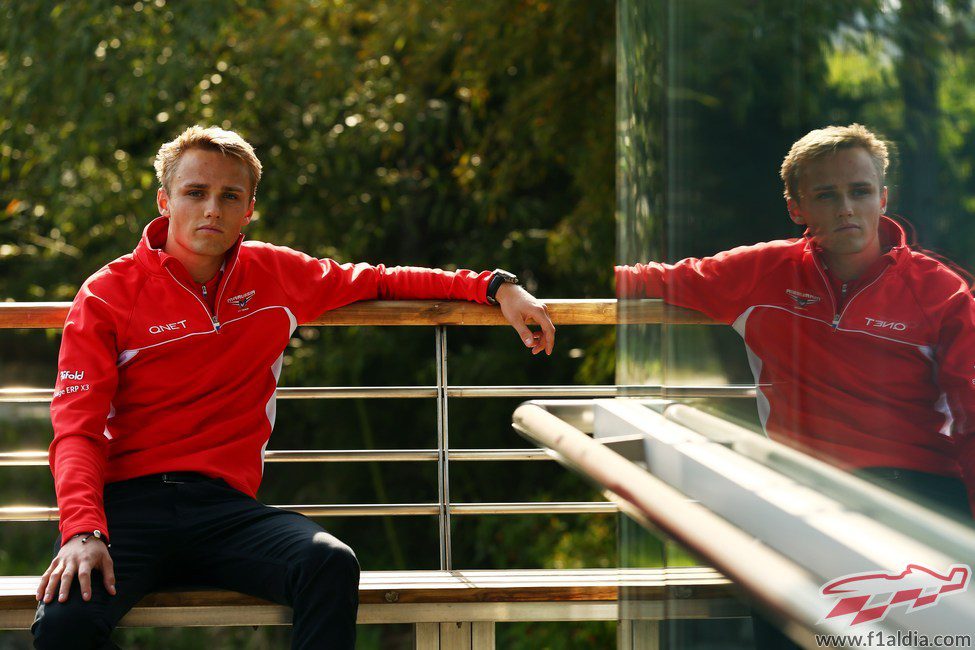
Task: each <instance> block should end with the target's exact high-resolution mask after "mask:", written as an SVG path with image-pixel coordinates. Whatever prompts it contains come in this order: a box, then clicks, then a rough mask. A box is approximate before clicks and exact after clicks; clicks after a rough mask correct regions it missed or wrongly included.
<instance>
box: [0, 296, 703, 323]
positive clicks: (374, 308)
mask: <svg viewBox="0 0 975 650" xmlns="http://www.w3.org/2000/svg"><path fill="white" fill-rule="evenodd" d="M545 305H546V307H547V308H548V313H549V316H550V317H551V318H552V321H553V322H554V323H555V324H556V325H618V324H630V323H633V324H636V323H649V324H652V323H669V324H683V325H689V324H700V325H713V324H715V321H713V320H711V319H709V318H708V317H706V316H704V315H703V314H701V313H699V312H695V311H691V310H689V309H682V308H680V307H673V306H670V305H666V304H664V303H663V302H662V301H660V300H627V301H622V302H619V303H618V302H617V301H616V300H613V299H583V300H567V299H545ZM70 307H71V303H67V302H22V303H18V302H5V303H0V329H11V328H27V329H60V328H61V327H62V326H63V325H64V320H65V318H66V317H67V315H68V309H69V308H70ZM308 324H309V325H340V326H350V325H394V326H411V325H475V326H481V325H506V324H507V321H505V320H504V317H503V316H502V315H501V310H499V309H498V308H497V307H491V306H489V305H477V304H474V303H471V302H462V301H443V302H440V301H434V300H375V301H364V302H357V303H354V304H351V305H347V306H345V307H342V308H340V309H336V310H333V311H330V312H326V313H325V314H323V315H322V316H320V317H318V318H316V319H315V320H314V321H312V322H310V323H308Z"/></svg>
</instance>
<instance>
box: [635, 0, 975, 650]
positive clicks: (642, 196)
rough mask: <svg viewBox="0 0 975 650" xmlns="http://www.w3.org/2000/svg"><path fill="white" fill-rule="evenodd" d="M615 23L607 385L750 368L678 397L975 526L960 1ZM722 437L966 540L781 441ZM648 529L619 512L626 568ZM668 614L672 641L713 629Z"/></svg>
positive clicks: (711, 11) (756, 9) (972, 15)
mask: <svg viewBox="0 0 975 650" xmlns="http://www.w3.org/2000/svg"><path fill="white" fill-rule="evenodd" d="M618 19H619V26H618V29H619V32H618V33H619V38H618V51H617V55H618V68H619V75H618V84H619V85H618V95H617V99H618V101H617V106H618V115H617V118H618V129H617V136H618V147H617V149H618V161H617V164H618V206H619V207H618V210H619V213H618V215H617V219H618V239H617V241H618V246H617V262H618V264H619V265H620V266H621V269H622V270H621V271H619V272H618V275H617V279H618V290H619V291H620V298H621V303H620V314H621V319H622V320H623V321H624V323H626V324H624V325H621V327H620V329H619V335H618V353H617V354H618V364H617V380H618V383H620V384H622V385H628V386H638V385H651V386H661V387H663V388H664V389H666V388H675V387H681V386H684V387H686V386H698V387H712V388H713V387H731V386H744V385H751V386H755V385H756V384H758V387H757V393H754V394H753V395H752V396H748V395H747V393H746V392H744V391H739V392H736V393H735V395H737V396H732V392H729V393H728V396H725V397H715V396H710V397H697V398H680V401H682V402H685V403H687V404H690V405H692V406H695V407H697V408H700V409H701V410H703V411H704V412H706V413H710V414H714V415H717V416H719V417H720V418H721V419H722V420H724V421H727V422H730V423H733V424H735V425H739V426H740V427H743V428H744V429H746V430H748V431H750V432H751V434H752V435H754V436H755V438H756V439H758V438H759V437H760V438H762V439H764V438H765V437H766V436H768V437H770V438H771V439H772V440H773V441H775V442H777V443H782V444H785V445H787V446H788V448H789V449H790V450H798V451H800V452H802V453H804V454H808V455H809V456H812V457H815V458H817V459H819V460H822V461H826V462H827V463H829V464H831V465H834V466H837V467H839V468H841V469H843V470H846V471H849V472H852V473H853V474H855V475H856V476H858V477H861V478H865V479H868V480H870V481H871V482H874V483H877V484H879V485H881V486H882V487H884V488H885V489H891V490H893V491H894V492H896V493H899V494H902V495H906V496H907V497H908V499H909V500H910V501H911V502H914V503H920V504H924V505H926V506H928V507H929V508H931V509H932V510H933V511H934V512H937V513H939V514H942V515H949V516H952V517H954V518H956V519H957V520H959V521H963V522H965V523H966V524H969V525H970V523H971V508H970V504H969V501H968V498H967V493H966V491H967V489H968V488H967V486H966V481H967V482H968V483H969V484H970V485H973V486H975V479H970V478H968V477H969V475H971V476H973V477H975V472H973V471H971V468H972V464H973V463H975V444H972V443H970V442H969V439H970V437H971V436H970V434H971V433H972V429H973V428H975V427H973V425H972V424H971V423H972V422H973V421H975V420H973V419H972V416H973V415H975V388H973V373H972V367H973V366H972V363H973V359H972V358H971V350H972V349H975V309H973V307H972V297H971V293H970V289H969V287H970V285H971V277H970V276H969V275H968V273H967V272H966V271H965V269H968V268H971V267H972V264H973V262H975V247H973V246H972V245H971V243H972V241H973V237H975V221H973V220H972V218H971V214H970V213H971V210H972V209H973V206H975V189H973V186H972V182H971V178H972V169H973V168H975V167H973V163H975V148H973V147H972V145H971V142H972V138H971V137H970V132H971V130H972V128H973V126H975V90H973V89H975V83H973V82H975V67H973V65H972V63H971V62H972V61H973V60H975V59H973V58H972V54H973V53H975V39H972V38H971V34H972V33H973V32H975V28H973V25H975V9H973V7H972V5H971V3H967V2H966V3H962V2H947V1H936V0H900V1H893V0H892V1H889V2H888V1H876V0H853V1H850V0H842V1H841V0H824V1H822V2H816V3H809V2H803V1H802V0H792V1H788V0H787V1H786V2H780V1H777V0H775V1H773V0H756V1H754V2H747V3H746V2H723V1H719V0H620V3H619V12H618ZM853 124H860V125H863V127H862V129H861V128H851V125H853ZM831 126H836V127H846V128H840V129H832V130H829V129H827V130H826V131H822V129H826V128H827V127H831ZM813 131H818V133H816V134H812V135H808V134H811V132H813ZM800 139H802V140H801V141H802V144H801V145H797V146H795V147H794V146H793V145H794V143H797V142H799V141H800ZM880 143H883V144H880ZM884 145H885V146H886V150H887V154H886V156H887V157H889V166H885V162H884V158H885V154H884V152H883V149H884ZM790 150H791V151H792V152H793V153H792V154H790ZM787 155H788V157H787ZM784 161H785V162H787V163H788V164H787V165H786V166H785V174H786V180H788V181H789V183H788V184H786V183H784V182H783V179H782V178H781V177H780V172H781V171H782V169H783V162H784ZM784 194H785V195H786V197H787V198H788V199H789V201H787V200H786V198H784V196H783V195H784ZM768 242H776V243H773V244H769V243H768ZM742 246H745V247H749V248H747V249H741V248H736V247H742ZM723 251H731V252H730V253H724V254H722V255H721V256H720V257H718V258H716V259H711V260H709V261H704V262H685V263H683V264H678V263H679V262H680V261H681V260H685V259H687V258H698V259H701V258H707V257H708V256H715V255H718V254H719V253H722V252H723ZM648 262H660V263H669V264H671V265H675V264H676V265H677V266H676V267H673V266H653V265H651V267H650V268H648V267H647V266H645V265H646V264H647V263H648ZM647 297H650V298H664V299H665V301H666V302H667V303H669V304H671V305H677V306H681V307H685V308H690V309H692V310H694V311H693V312H674V311H672V310H671V311H668V310H664V311H663V315H662V316H661V312H660V311H659V305H656V304H648V303H647V301H645V300H641V299H642V298H647ZM702 314H703V315H704V316H705V317H706V318H703V319H702V316H701V315H702ZM702 320H710V321H711V323H709V324H703V323H701V321H702ZM661 321H664V323H663V324H661ZM695 321H697V322H696V323H695ZM743 340H744V343H745V345H743ZM672 394H676V393H672ZM675 399H676V398H675ZM697 430H699V431H700V432H701V433H703V434H705V435H709V436H716V435H718V434H716V433H715V431H714V430H713V429H697ZM739 434H740V430H739V431H738V432H737V433H736V435H739ZM730 446H731V447H732V448H734V449H735V450H736V451H738V452H740V453H745V454H746V455H750V456H751V457H753V458H757V459H760V461H761V462H762V463H763V464H766V465H767V466H769V467H773V468H775V469H777V470H780V471H783V472H784V473H786V474H788V475H789V476H791V477H793V478H796V479H797V480H800V481H801V482H803V483H804V484H805V485H809V486H810V487H812V488H813V489H814V490H816V491H817V493H821V494H825V495H828V496H832V497H837V498H840V499H842V500H844V503H845V504H846V505H847V506H848V507H849V508H850V509H853V510H856V511H858V512H863V513H864V514H866V515H868V516H870V517H873V518H876V520H877V521H881V522H883V523H885V524H888V525H892V526H895V527H897V528H898V529H900V530H903V531H905V532H907V533H908V534H909V535H911V536H913V537H915V538H916V539H922V540H924V541H925V542H927V543H933V544H938V545H941V547H942V548H944V549H945V551H946V553H948V554H949V555H951V554H952V552H953V551H954V550H956V549H957V548H960V547H955V546H953V545H952V544H953V542H949V541H947V540H945V539H941V538H939V537H938V534H937V533H932V532H931V531H932V529H930V528H926V527H925V526H922V525H920V523H918V522H910V521H906V520H904V518H903V517H902V516H897V515H892V514H890V511H888V510H886V509H885V508H879V507H877V506H876V504H874V503H872V502H871V503H868V502H867V501H865V500H864V498H863V496H862V493H861V492H860V491H859V490H857V489H851V488H850V487H849V485H847V484H844V483H841V482H835V481H832V479H830V478H829V477H828V474H822V475H821V474H819V473H817V472H815V471H812V470H810V469H809V468H808V466H807V465H805V464H804V463H803V462H802V461H796V460H794V458H793V457H791V456H789V455H788V454H781V455H776V454H771V455H770V454H769V453H767V450H765V449H764V448H762V449H758V448H757V447H754V446H752V445H750V444H749V442H748V440H747V439H745V438H742V439H741V440H740V441H739V442H738V443H735V444H730ZM647 535H648V534H647V533H644V532H643V531H642V529H640V528H639V527H637V526H636V525H635V524H633V523H632V522H630V521H629V520H626V519H623V520H622V521H621V540H620V543H621V560H622V564H623V566H624V567H638V566H643V567H645V566H653V565H655V564H656V563H659V564H660V565H666V564H668V562H670V563H673V562H674V561H673V560H672V558H671V557H670V556H669V554H668V553H665V552H663V551H662V550H659V549H663V548H664V544H663V543H662V542H660V541H659V540H655V539H653V538H651V537H648V536H647ZM648 549H658V551H659V552H658V551H654V552H650V550H648ZM871 568H872V567H867V566H865V567H863V570H865V571H866V570H869V569H871ZM937 568H938V569H941V570H943V569H946V567H937ZM625 597H626V596H625V594H624V598H625ZM666 602H667V603H671V600H669V599H668V600H666ZM627 607H629V606H628V605H624V609H623V611H624V614H625V612H627V611H631V613H632V611H635V610H633V608H632V607H630V608H629V610H628V609H627ZM624 617H625V616H624ZM623 629H624V627H621V630H623ZM641 629H643V631H644V633H647V634H648V632H646V630H647V629H648V628H646V627H644V628H641ZM673 629H676V628H673ZM632 630H637V628H636V627H633V628H632ZM668 630H672V626H671V625H670V624H668V625H664V626H662V627H660V628H659V633H660V634H661V635H662V636H661V642H662V647H707V642H706V641H699V642H698V641H691V640H690V637H688V636H684V637H681V636H680V634H678V633H677V632H673V631H671V632H668ZM748 633H750V632H748ZM654 634H656V633H654ZM624 636H625V635H624ZM637 636H639V634H637ZM732 636H733V635H732ZM745 636H747V633H745ZM745 636H743V637H742V639H744V638H745ZM624 641H625V640H624ZM665 641H667V642H669V643H670V644H671V645H664V642H665ZM742 642H745V641H742ZM695 644H697V645H695ZM722 647H729V646H722Z"/></svg>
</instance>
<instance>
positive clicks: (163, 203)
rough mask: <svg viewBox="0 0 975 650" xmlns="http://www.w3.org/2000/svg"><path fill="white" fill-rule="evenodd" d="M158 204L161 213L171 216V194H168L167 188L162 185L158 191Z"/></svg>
mask: <svg viewBox="0 0 975 650" xmlns="http://www.w3.org/2000/svg"><path fill="white" fill-rule="evenodd" d="M156 206H158V208H159V214H161V215H162V216H164V217H168V216H169V195H168V194H166V189H165V188H163V187H160V188H159V190H158V191H157V192H156Z"/></svg>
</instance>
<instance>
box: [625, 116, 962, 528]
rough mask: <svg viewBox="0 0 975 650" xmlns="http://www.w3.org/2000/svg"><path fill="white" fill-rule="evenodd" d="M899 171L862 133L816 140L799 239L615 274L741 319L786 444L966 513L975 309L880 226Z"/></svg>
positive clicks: (800, 161)
mask: <svg viewBox="0 0 975 650" xmlns="http://www.w3.org/2000/svg"><path fill="white" fill-rule="evenodd" d="M887 162H888V157H887V147H886V145H885V144H884V143H883V142H882V141H880V140H879V139H878V138H877V137H876V136H875V135H874V134H873V133H871V132H870V131H869V130H867V129H866V128H864V127H863V126H860V125H858V124H853V125H851V126H847V127H837V126H831V127H827V128H824V129H820V130H816V131H812V132H810V133H808V134H807V135H806V136H804V137H803V138H802V139H800V140H799V141H798V142H796V143H795V144H794V145H793V146H792V149H791V150H790V151H789V154H788V156H786V158H785V161H784V162H783V164H782V179H783V181H784V182H785V197H786V201H787V203H788V209H789V216H790V217H791V218H792V220H793V221H794V222H795V223H797V224H799V225H801V226H805V227H806V232H805V235H804V236H803V237H802V238H800V239H793V240H781V241H772V242H765V243H760V244H755V245H753V246H743V247H740V248H735V249H733V250H730V251H725V252H722V253H718V254H717V255H715V256H714V257H708V258H705V259H686V260H682V261H680V262H678V263H676V264H673V265H671V264H658V263H649V264H645V265H644V264H638V265H636V266H635V267H618V268H617V286H618V291H619V293H620V295H621V296H627V297H644V296H646V297H657V298H663V299H664V300H666V301H667V302H668V303H671V304H674V305H679V306H682V307H688V308H690V309H695V310H698V311H701V312H704V313H705V314H707V315H708V316H710V317H712V318H714V319H716V320H719V321H722V322H725V323H728V324H731V325H732V326H733V327H734V328H735V330H736V331H737V332H738V333H739V334H740V335H741V336H742V337H743V338H744V340H745V345H746V349H747V352H748V358H749V361H750V363H751V366H752V370H753V372H754V375H755V378H756V380H757V382H758V383H759V384H762V386H761V388H760V390H759V395H758V408H759V415H760V417H761V420H762V424H763V426H764V427H765V430H766V431H767V432H768V434H769V435H770V436H771V437H772V438H773V439H775V440H779V441H781V442H784V443H787V444H789V445H791V446H793V447H796V448H799V449H801V450H803V451H805V452H807V453H810V454H813V455H815V456H818V457H820V458H823V459H825V460H827V461H829V462H832V463H835V464H839V465H841V466H843V467H846V468H848V469H851V470H857V471H858V472H859V473H861V474H863V475H867V476H870V477H872V478H875V479H879V480H880V481H881V482H884V483H888V484H895V485H896V486H897V487H899V488H900V489H901V490H905V491H908V492H909V493H911V494H917V495H920V496H922V497H923V498H926V499H928V500H930V501H933V502H936V503H937V504H938V506H937V507H938V508H939V509H940V510H942V511H944V512H952V513H955V514H965V513H968V512H969V495H975V467H973V461H975V444H973V436H972V435H971V434H972V433H975V384H973V382H975V367H973V363H975V301H973V298H972V294H971V292H970V289H969V286H968V284H967V283H966V282H965V281H964V280H963V279H962V278H961V277H960V276H959V275H957V274H956V273H954V272H953V271H952V270H950V269H949V268H948V267H947V266H945V265H944V264H942V263H941V262H939V261H937V260H935V259H932V258H931V257H929V256H927V255H924V254H923V253H920V252H918V251H915V250H911V248H910V247H909V246H908V244H907V241H906V237H905V234H904V231H903V230H902V229H901V227H900V226H899V225H898V224H897V223H895V222H894V221H893V220H891V219H889V218H887V217H885V216H883V215H884V211H885V209H886V206H887V188H886V187H885V186H884V173H885V171H886V169H887ZM966 485H967V488H968V490H967V494H966V489H965V487H966Z"/></svg>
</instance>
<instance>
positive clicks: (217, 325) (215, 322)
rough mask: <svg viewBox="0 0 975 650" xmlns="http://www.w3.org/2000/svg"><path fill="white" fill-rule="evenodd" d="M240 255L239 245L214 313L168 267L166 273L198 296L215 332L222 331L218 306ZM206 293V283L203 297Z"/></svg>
mask: <svg viewBox="0 0 975 650" xmlns="http://www.w3.org/2000/svg"><path fill="white" fill-rule="evenodd" d="M239 257H240V250H239V247H238V251H237V254H236V255H234V263H233V264H232V265H231V266H230V271H229V272H228V273H227V275H226V276H224V278H223V282H222V283H221V286H220V291H219V292H218V293H217V300H216V302H215V303H214V307H213V313H212V314H211V313H210V308H209V307H208V306H207V304H206V303H205V302H204V301H202V300H200V297H199V296H198V295H196V292H195V291H190V290H189V289H188V288H187V287H186V286H185V285H184V284H183V283H182V282H180V281H179V280H177V279H176V276H175V275H173V272H172V271H170V270H169V269H166V273H169V277H171V278H172V279H173V282H175V283H176V284H178V285H179V286H181V287H183V289H184V290H186V291H187V292H189V294H190V295H191V296H193V297H194V298H196V301H197V302H198V303H200V305H201V306H202V307H203V311H205V312H206V314H207V316H209V317H210V321H211V322H212V323H213V331H214V332H219V331H220V321H219V320H217V308H218V307H219V306H220V298H222V297H223V292H224V290H225V289H226V288H227V285H228V284H230V276H231V275H233V272H234V269H236V268H237V258H239ZM206 295H207V288H206V285H203V297H204V298H206Z"/></svg>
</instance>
